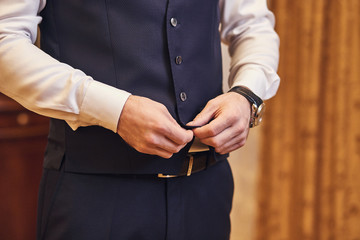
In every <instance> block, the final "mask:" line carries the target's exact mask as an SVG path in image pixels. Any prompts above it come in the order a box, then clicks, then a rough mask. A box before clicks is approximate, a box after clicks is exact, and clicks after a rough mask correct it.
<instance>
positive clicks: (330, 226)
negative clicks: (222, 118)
mask: <svg viewBox="0 0 360 240" xmlns="http://www.w3.org/2000/svg"><path fill="white" fill-rule="evenodd" d="M270 8H271V9H272V10H273V11H274V13H275V15H276V17H277V25H276V28H277V31H278V33H279V35H280V38H281V59H280V68H279V75H280V76H281V78H282V83H281V87H280V89H279V92H278V95H277V97H276V98H275V99H273V100H271V101H269V102H268V109H267V110H268V111H267V113H266V115H265V120H264V126H263V128H262V130H263V136H262V138H261V139H262V153H261V160H260V169H261V170H260V177H259V178H260V179H259V192H258V198H259V209H258V218H257V219H258V221H257V225H256V226H257V227H256V235H257V236H256V239H257V240H323V239H324V240H325V239H326V240H359V239H360V48H359V46H360V1H359V0H271V4H270Z"/></svg>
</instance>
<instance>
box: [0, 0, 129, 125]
mask: <svg viewBox="0 0 360 240" xmlns="http://www.w3.org/2000/svg"><path fill="white" fill-rule="evenodd" d="M44 5H45V0H1V1H0V92H2V93H4V94H5V95H7V96H9V97H11V98H13V99H14V100H16V101H18V102H19V103H20V104H22V105H23V106H24V107H26V108H28V109H30V110H32V111H34V112H37V113H39V114H41V115H45V116H48V117H52V118H58V119H63V120H65V121H66V122H67V123H68V124H69V126H70V127H71V128H72V129H74V130H76V129H77V128H78V127H80V126H90V125H99V126H102V127H105V128H107V129H110V130H112V131H114V132H116V131H117V124H118V120H119V117H120V114H121V111H122V109H123V106H124V104H125V102H126V100H127V98H128V97H129V95H130V93H128V92H126V91H123V90H120V89H116V88H114V87H111V86H108V85H106V84H103V83H101V82H98V81H96V80H94V79H92V78H91V77H90V76H87V75H86V74H85V73H84V72H82V71H80V70H78V69H74V68H72V67H71V66H69V65H67V64H64V63H61V62H59V61H57V60H55V59H54V58H52V57H51V56H49V55H47V54H46V53H44V52H43V51H42V50H40V49H39V48H37V47H36V46H34V44H33V43H34V42H35V39H36V37H37V25H38V24H39V22H40V21H41V17H39V16H38V13H39V12H40V11H41V9H43V8H44Z"/></svg>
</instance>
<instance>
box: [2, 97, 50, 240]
mask: <svg viewBox="0 0 360 240" xmlns="http://www.w3.org/2000/svg"><path fill="white" fill-rule="evenodd" d="M48 123H49V121H48V118H45V117H42V116H39V115H37V114H35V113H32V112H30V111H28V110H26V109H25V108H23V107H22V106H21V105H19V104H18V103H16V102H14V101H13V100H11V99H9V98H7V97H6V96H4V95H2V94H0V239H4V240H5V239H6V240H32V239H35V235H36V209H37V195H38V187H39V183H40V179H41V172H42V162H43V155H44V149H45V146H46V138H47V133H48Z"/></svg>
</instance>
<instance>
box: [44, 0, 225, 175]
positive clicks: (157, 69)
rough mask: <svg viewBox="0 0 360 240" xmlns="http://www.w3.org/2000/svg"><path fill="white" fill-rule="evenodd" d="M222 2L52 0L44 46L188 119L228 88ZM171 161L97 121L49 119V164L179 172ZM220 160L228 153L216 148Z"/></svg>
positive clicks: (175, 157) (179, 160)
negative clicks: (81, 123) (80, 123)
mask: <svg viewBox="0 0 360 240" xmlns="http://www.w3.org/2000/svg"><path fill="white" fill-rule="evenodd" d="M218 5H219V3H218V0H48V1H47V5H46V7H45V9H44V10H43V11H42V12H41V16H42V17H43V21H42V23H41V25H40V29H41V47H42V49H43V50H44V51H45V52H47V53H48V54H50V55H51V56H53V57H54V58H56V59H58V60H59V61H61V62H64V63H67V64H69V65H71V66H73V67H74V68H78V69H80V70H82V71H84V72H85V73H86V74H88V75H90V76H92V77H93V78H94V79H95V80H97V81H100V82H103V83H105V84H108V85H111V86H114V87H116V88H119V89H123V90H126V91H128V92H131V93H132V94H134V95H139V96H144V97H148V98H150V99H152V100H155V101H158V102H160V103H162V104H164V105H165V106H166V107H167V109H168V110H169V112H170V114H171V115H172V116H173V117H174V118H175V119H176V120H177V121H178V122H179V124H180V125H185V124H186V123H187V122H189V121H191V120H192V119H193V118H194V117H195V116H196V115H197V114H198V113H199V112H200V111H201V109H202V108H203V107H204V106H205V104H206V103H207V102H208V101H209V100H210V99H212V98H214V97H216V96H218V95H219V94H221V93H222V70H221V66H222V65H221V50H220V36H219V18H220V17H219V6H218ZM189 148H190V144H188V145H187V146H186V147H185V148H184V149H183V150H181V151H180V152H179V153H177V154H174V155H173V157H172V158H171V159H163V158H161V157H157V156H151V155H147V154H142V153H139V152H137V151H136V150H135V149H133V148H132V147H130V146H129V145H128V144H127V143H126V142H125V141H124V140H123V139H122V138H121V137H120V136H119V135H117V134H115V133H113V132H112V131H110V130H107V129H104V128H102V127H99V126H91V127H80V128H78V129H77V130H76V131H73V130H72V129H70V127H69V126H68V125H67V124H66V122H65V121H62V120H55V119H52V120H51V125H50V133H49V140H48V146H47V150H46V154H45V163H44V165H45V167H47V168H56V169H58V168H59V167H60V165H61V162H62V160H63V159H66V161H65V170H67V171H73V172H84V173H111V174H117V173H124V174H127V173H140V174H143V173H167V174H176V173H177V172H178V171H179V169H180V167H181V165H182V161H183V159H184V157H185V156H186V154H187V151H188V149H189ZM212 154H214V155H215V156H216V157H217V159H223V158H224V156H220V155H217V154H216V153H214V152H212Z"/></svg>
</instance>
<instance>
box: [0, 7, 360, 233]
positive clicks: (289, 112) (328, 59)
mask: <svg viewBox="0 0 360 240" xmlns="http://www.w3.org/2000/svg"><path fill="white" fill-rule="evenodd" d="M269 7H270V9H271V10H272V11H273V12H274V14H275V16H276V30H277V32H278V33H279V35H280V39H281V49H280V52H281V58H280V66H279V75H280V77H281V79H282V82H281V86H280V89H279V92H278V94H277V96H276V97H275V98H274V99H271V100H269V101H267V112H266V114H265V117H264V122H263V124H262V125H261V126H259V127H257V128H255V129H252V130H251V133H250V136H249V139H248V143H247V145H246V146H245V147H244V148H242V149H240V150H238V151H235V152H234V153H232V154H231V156H230V163H231V165H232V169H233V174H234V179H235V196H234V204H233V211H232V215H231V217H232V235H231V240H360V227H359V226H360V121H359V119H360V66H359V65H360V1H359V0H302V1H300V0H299V1H297V0H271V1H269ZM223 53H224V67H225V68H224V69H227V68H228V64H229V63H228V60H229V59H228V56H227V50H226V48H225V47H224V49H223ZM224 75H225V76H224V79H225V81H226V78H227V72H226V70H224ZM47 129H48V119H46V118H43V117H40V116H38V115H36V114H33V113H30V112H28V111H27V110H25V109H23V108H22V107H21V106H19V105H17V104H16V103H14V102H13V101H11V100H9V99H7V98H6V97H5V96H2V95H0V239H4V240H32V239H35V231H36V207H37V191H38V184H39V182H40V176H41V171H42V169H41V166H42V159H43V152H44V148H45V145H46V135H47Z"/></svg>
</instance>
